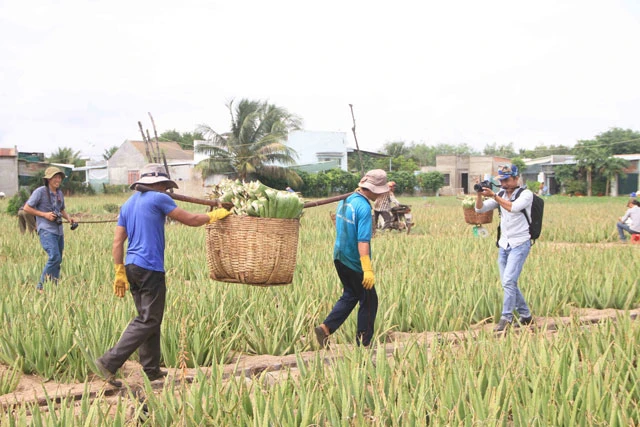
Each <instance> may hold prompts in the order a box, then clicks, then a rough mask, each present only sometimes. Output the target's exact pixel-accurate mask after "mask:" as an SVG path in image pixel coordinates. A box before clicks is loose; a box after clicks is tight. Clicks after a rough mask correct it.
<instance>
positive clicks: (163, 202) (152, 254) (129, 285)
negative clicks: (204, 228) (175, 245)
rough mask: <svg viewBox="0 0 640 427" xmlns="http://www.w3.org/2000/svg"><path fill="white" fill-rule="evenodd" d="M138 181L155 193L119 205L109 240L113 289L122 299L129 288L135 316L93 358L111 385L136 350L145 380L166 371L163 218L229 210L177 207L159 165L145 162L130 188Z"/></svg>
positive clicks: (195, 217)
mask: <svg viewBox="0 0 640 427" xmlns="http://www.w3.org/2000/svg"><path fill="white" fill-rule="evenodd" d="M137 184H143V185H145V186H148V187H150V188H151V189H152V190H155V191H148V192H144V193H143V192H136V193H134V194H133V195H132V196H131V197H130V198H129V199H128V200H127V201H126V202H125V203H124V204H123V205H122V208H121V209H120V214H119V215H118V223H117V226H116V229H115V234H114V238H113V248H112V256H113V261H114V264H115V273H116V275H115V280H114V282H113V292H114V294H115V296H117V297H119V298H122V297H124V295H125V291H127V290H130V291H131V296H132V297H133V302H134V304H135V306H136V310H137V312H138V315H137V316H136V317H135V318H134V319H133V320H132V321H131V322H130V323H129V325H128V326H127V328H126V329H125V331H124V332H123V333H122V336H121V337H120V340H119V341H118V342H117V343H116V345H115V346H114V347H112V348H111V349H109V350H108V351H107V352H106V353H104V354H103V355H102V356H101V357H99V358H98V359H96V360H95V365H96V367H97V369H98V373H99V375H100V376H101V377H102V378H103V379H105V380H106V381H108V382H109V383H110V384H111V385H113V386H116V387H120V386H121V385H122V383H121V382H120V381H118V380H116V379H115V378H116V377H115V373H116V372H117V370H118V369H119V368H120V367H121V366H122V365H123V364H124V362H125V361H126V360H127V359H128V358H129V356H131V354H133V352H134V351H136V349H137V350H138V355H139V359H140V364H141V365H142V369H143V371H144V373H145V374H146V375H147V378H148V379H149V380H150V381H154V380H157V379H160V378H163V377H164V376H166V374H167V372H166V371H164V370H161V369H160V355H161V353H160V326H161V324H162V318H163V316H164V308H165V295H166V283H165V268H164V249H165V235H164V226H165V220H166V217H169V218H171V219H173V220H176V221H178V222H181V223H183V224H185V225H188V226H191V227H199V226H201V225H205V224H210V223H212V222H214V221H217V220H220V219H223V218H226V217H227V215H229V214H230V212H229V211H228V210H226V209H223V208H218V209H215V210H214V211H212V212H208V213H206V214H194V213H190V212H187V211H185V210H183V209H181V208H179V207H178V206H177V205H176V202H175V201H174V200H173V199H172V198H171V197H169V195H168V194H167V193H166V190H168V189H170V188H178V185H177V184H176V183H175V182H174V181H173V180H171V179H170V178H169V175H168V174H167V173H166V172H165V169H164V167H163V166H162V165H159V164H155V163H152V164H148V165H146V166H145V167H144V168H143V169H142V170H141V174H140V179H139V180H138V181H136V182H135V183H133V184H132V185H131V189H132V190H135V189H136V185H137ZM127 239H128V240H129V244H128V246H127V251H126V261H125V259H124V243H125V241H126V240H127ZM125 264H126V265H125Z"/></svg>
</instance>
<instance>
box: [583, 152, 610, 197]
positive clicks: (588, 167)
mask: <svg viewBox="0 0 640 427" xmlns="http://www.w3.org/2000/svg"><path fill="white" fill-rule="evenodd" d="M575 153H576V160H577V162H578V168H580V169H581V170H582V171H584V172H585V173H586V176H587V196H591V195H592V191H591V188H592V177H593V172H596V171H598V170H599V169H600V165H601V164H602V163H603V162H604V160H605V159H606V158H607V157H609V153H608V152H607V150H606V149H604V148H600V147H598V146H597V144H596V142H595V141H579V144H578V145H576V147H575Z"/></svg>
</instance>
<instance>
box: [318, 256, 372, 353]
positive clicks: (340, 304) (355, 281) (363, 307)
mask: <svg viewBox="0 0 640 427" xmlns="http://www.w3.org/2000/svg"><path fill="white" fill-rule="evenodd" d="M334 264H335V266H336V271H337V272H338V277H340V281H341V282H342V296H341V297H340V299H338V301H337V302H336V304H335V305H334V306H333V309H332V310H331V313H329V315H328V316H327V318H326V319H325V320H324V322H323V323H324V324H325V325H326V326H327V327H328V328H329V332H331V333H334V332H335V331H336V330H337V329H338V328H339V327H340V326H341V325H342V324H343V323H344V321H345V320H347V317H349V315H350V314H351V312H352V311H353V309H354V308H355V306H356V304H357V303H360V308H359V309H358V333H357V334H356V343H357V344H358V345H360V344H361V343H362V345H369V344H370V343H371V338H373V324H374V323H375V321H376V315H377V314H378V294H377V293H376V288H375V287H373V288H371V289H369V290H367V289H364V288H363V287H362V276H363V274H362V273H359V272H357V271H353V270H351V269H350V268H348V267H346V266H345V265H344V264H342V263H341V262H340V261H338V260H334Z"/></svg>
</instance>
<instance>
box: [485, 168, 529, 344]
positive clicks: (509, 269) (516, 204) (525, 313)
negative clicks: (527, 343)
mask: <svg viewBox="0 0 640 427" xmlns="http://www.w3.org/2000/svg"><path fill="white" fill-rule="evenodd" d="M496 178H497V179H498V180H500V187H501V188H502V190H503V191H501V192H500V194H501V196H499V195H498V194H496V193H494V192H493V191H492V190H491V189H490V188H485V187H482V191H478V192H477V196H476V206H475V211H476V212H478V213H484V212H488V211H490V210H492V209H500V239H499V240H498V243H497V244H498V267H499V270H500V281H501V282H502V289H503V291H504V297H503V302H502V315H501V316H500V321H499V322H498V324H497V325H496V327H495V328H494V331H496V332H501V331H504V330H505V329H506V328H507V327H508V326H510V325H511V324H512V322H513V312H514V310H517V311H518V314H519V315H520V319H519V321H518V324H517V325H518V326H519V325H528V324H530V323H532V322H533V317H532V315H531V310H530V309H529V306H528V305H527V302H526V301H525V300H524V296H523V295H522V292H521V291H520V288H519V287H518V279H519V277H520V273H521V272H522V267H523V266H524V262H525V261H526V259H527V256H528V255H529V251H530V250H531V235H530V234H529V222H528V221H527V217H525V215H524V214H523V213H522V212H521V211H522V210H523V209H525V210H526V212H527V215H528V217H529V218H531V205H532V203H533V193H532V192H531V191H530V190H527V189H524V190H522V191H520V192H519V195H518V194H516V193H517V191H516V190H518V189H519V188H520V185H519V179H520V178H519V175H518V167H517V166H515V165H504V166H500V167H499V168H498V176H497V177H496ZM516 196H517V198H516ZM483 197H488V199H487V200H484V199H483Z"/></svg>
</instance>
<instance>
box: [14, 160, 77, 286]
mask: <svg viewBox="0 0 640 427" xmlns="http://www.w3.org/2000/svg"><path fill="white" fill-rule="evenodd" d="M64 178H65V175H64V172H62V171H61V170H60V169H58V168H57V167H55V166H50V167H48V168H47V169H46V170H45V171H44V185H43V186H42V187H38V188H36V189H35V190H34V191H33V193H31V197H29V200H27V203H25V205H24V212H26V213H27V214H30V215H33V216H35V217H36V229H37V231H38V236H40V244H41V245H42V248H43V249H44V251H45V252H46V253H47V255H48V256H49V259H48V260H47V263H46V264H45V266H44V269H43V270H42V274H41V275H40V280H39V281H38V286H37V289H38V291H40V292H41V293H42V292H43V291H44V283H45V282H46V281H51V282H53V283H54V284H56V285H57V284H58V279H59V278H60V266H61V264H62V253H63V252H64V230H63V228H62V219H63V218H64V219H66V220H67V221H69V222H70V223H71V224H72V225H73V224H74V223H75V221H74V220H73V218H71V216H70V215H69V214H68V213H67V211H66V209H65V208H66V206H65V204H64V195H63V194H62V190H60V186H61V185H62V180H63V179H64Z"/></svg>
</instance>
